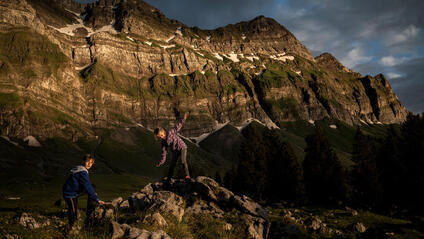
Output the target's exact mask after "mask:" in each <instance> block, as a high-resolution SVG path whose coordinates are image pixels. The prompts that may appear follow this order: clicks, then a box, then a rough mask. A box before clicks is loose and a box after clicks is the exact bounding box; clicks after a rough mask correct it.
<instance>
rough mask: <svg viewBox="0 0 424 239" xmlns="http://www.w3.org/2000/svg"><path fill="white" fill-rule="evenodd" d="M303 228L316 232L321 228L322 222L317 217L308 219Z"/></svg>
mask: <svg viewBox="0 0 424 239" xmlns="http://www.w3.org/2000/svg"><path fill="white" fill-rule="evenodd" d="M305 226H307V227H308V228H310V229H312V230H314V231H317V230H318V229H320V228H321V227H322V221H321V220H320V219H319V218H317V217H310V218H308V219H307V220H306V221H305Z"/></svg>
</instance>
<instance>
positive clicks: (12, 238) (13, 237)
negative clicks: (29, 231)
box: [2, 234, 22, 239]
mask: <svg viewBox="0 0 424 239" xmlns="http://www.w3.org/2000/svg"><path fill="white" fill-rule="evenodd" d="M21 238H22V237H20V236H19V235H16V234H6V235H4V236H3V237H2V239H21Z"/></svg>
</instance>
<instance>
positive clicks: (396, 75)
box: [387, 72, 402, 80]
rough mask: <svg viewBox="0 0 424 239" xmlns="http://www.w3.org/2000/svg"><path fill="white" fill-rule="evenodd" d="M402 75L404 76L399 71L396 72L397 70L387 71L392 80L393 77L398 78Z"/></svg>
mask: <svg viewBox="0 0 424 239" xmlns="http://www.w3.org/2000/svg"><path fill="white" fill-rule="evenodd" d="M400 77H402V75H401V74H399V73H395V72H389V73H387V78H388V79H389V80H391V79H397V78H400Z"/></svg>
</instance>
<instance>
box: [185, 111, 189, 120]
mask: <svg viewBox="0 0 424 239" xmlns="http://www.w3.org/2000/svg"><path fill="white" fill-rule="evenodd" d="M187 117H188V113H187V112H186V113H184V120H186V119H187Z"/></svg>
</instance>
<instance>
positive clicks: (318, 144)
mask: <svg viewBox="0 0 424 239" xmlns="http://www.w3.org/2000/svg"><path fill="white" fill-rule="evenodd" d="M306 143H307V147H306V155H305V160H304V161H303V175H304V183H305V190H306V193H307V196H308V198H309V200H310V202H311V203H317V204H327V205H328V204H335V203H337V202H338V201H340V200H341V201H342V200H344V199H345V196H346V191H347V190H346V184H345V174H344V170H343V168H342V166H341V164H340V161H339V159H338V157H337V155H336V154H335V153H334V151H333V150H332V148H331V146H330V144H329V142H328V139H327V137H326V135H325V133H324V131H323V129H322V128H321V127H319V126H316V127H315V132H314V133H313V134H312V135H309V136H308V137H307V138H306Z"/></svg>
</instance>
